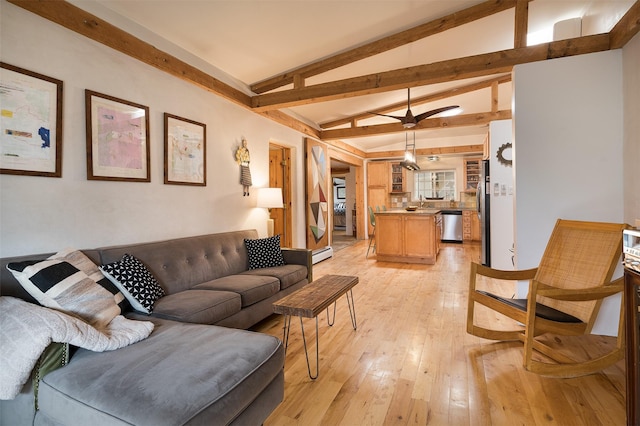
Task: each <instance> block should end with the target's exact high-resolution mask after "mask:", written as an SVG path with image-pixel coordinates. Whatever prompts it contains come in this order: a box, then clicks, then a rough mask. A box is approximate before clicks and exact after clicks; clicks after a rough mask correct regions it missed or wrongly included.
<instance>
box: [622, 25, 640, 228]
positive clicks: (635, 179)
mask: <svg viewBox="0 0 640 426" xmlns="http://www.w3.org/2000/svg"><path fill="white" fill-rule="evenodd" d="M622 70H623V86H622V87H623V93H624V95H623V96H624V184H623V186H624V220H625V222H626V223H629V224H631V225H634V226H638V227H640V223H637V222H636V220H640V167H638V165H640V120H638V117H640V34H636V36H635V37H634V38H633V39H631V41H630V42H629V43H627V45H626V46H625V47H624V48H623V49H622Z"/></svg>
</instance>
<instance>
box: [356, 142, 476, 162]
mask: <svg viewBox="0 0 640 426" xmlns="http://www.w3.org/2000/svg"><path fill="white" fill-rule="evenodd" d="M483 149H484V145H483V144H479V145H460V146H444V147H438V148H420V149H416V156H420V157H422V156H425V155H447V154H449V155H451V154H456V155H465V154H482V150H483ZM404 152H405V151H404V150H395V151H376V152H368V153H367V156H366V158H367V160H375V159H380V158H402V157H403V156H404Z"/></svg>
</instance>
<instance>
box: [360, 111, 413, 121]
mask: <svg viewBox="0 0 640 426" xmlns="http://www.w3.org/2000/svg"><path fill="white" fill-rule="evenodd" d="M369 114H374V115H379V116H381V117H389V118H395V119H396V120H400V121H404V119H405V117H399V116H397V115H387V114H378V113H377V112H369Z"/></svg>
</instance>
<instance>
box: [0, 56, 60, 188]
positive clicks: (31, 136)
mask: <svg viewBox="0 0 640 426" xmlns="http://www.w3.org/2000/svg"><path fill="white" fill-rule="evenodd" d="M62 87H63V83H62V81H61V80H57V79H55V78H51V77H47V76H46V75H42V74H38V73H35V72H33V71H28V70H25V69H23V68H19V67H16V66H13V65H9V64H6V63H4V62H0V173H3V174H12V175H31V176H47V177H61V176H62Z"/></svg>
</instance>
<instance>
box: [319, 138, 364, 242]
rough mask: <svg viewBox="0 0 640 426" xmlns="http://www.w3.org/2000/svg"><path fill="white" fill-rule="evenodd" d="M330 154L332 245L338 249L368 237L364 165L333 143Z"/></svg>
mask: <svg viewBox="0 0 640 426" xmlns="http://www.w3.org/2000/svg"><path fill="white" fill-rule="evenodd" d="M328 154H329V160H330V165H331V184H332V186H333V194H334V196H333V197H331V201H332V203H331V208H332V210H331V211H332V213H333V220H332V226H331V228H330V229H331V246H332V247H333V249H334V251H337V250H339V249H340V248H344V247H346V246H348V245H351V244H353V243H355V242H356V241H357V240H361V239H364V235H365V231H364V218H365V215H364V214H363V211H364V170H363V169H364V167H363V161H362V160H361V159H360V158H358V157H355V156H353V155H351V154H348V153H345V152H343V151H338V150H337V149H335V148H333V147H330V148H329V150H328ZM334 178H335V179H334ZM343 182H344V183H343ZM334 183H335V185H334ZM343 212H344V216H342V215H343ZM336 224H337V225H338V226H337V227H336Z"/></svg>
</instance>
